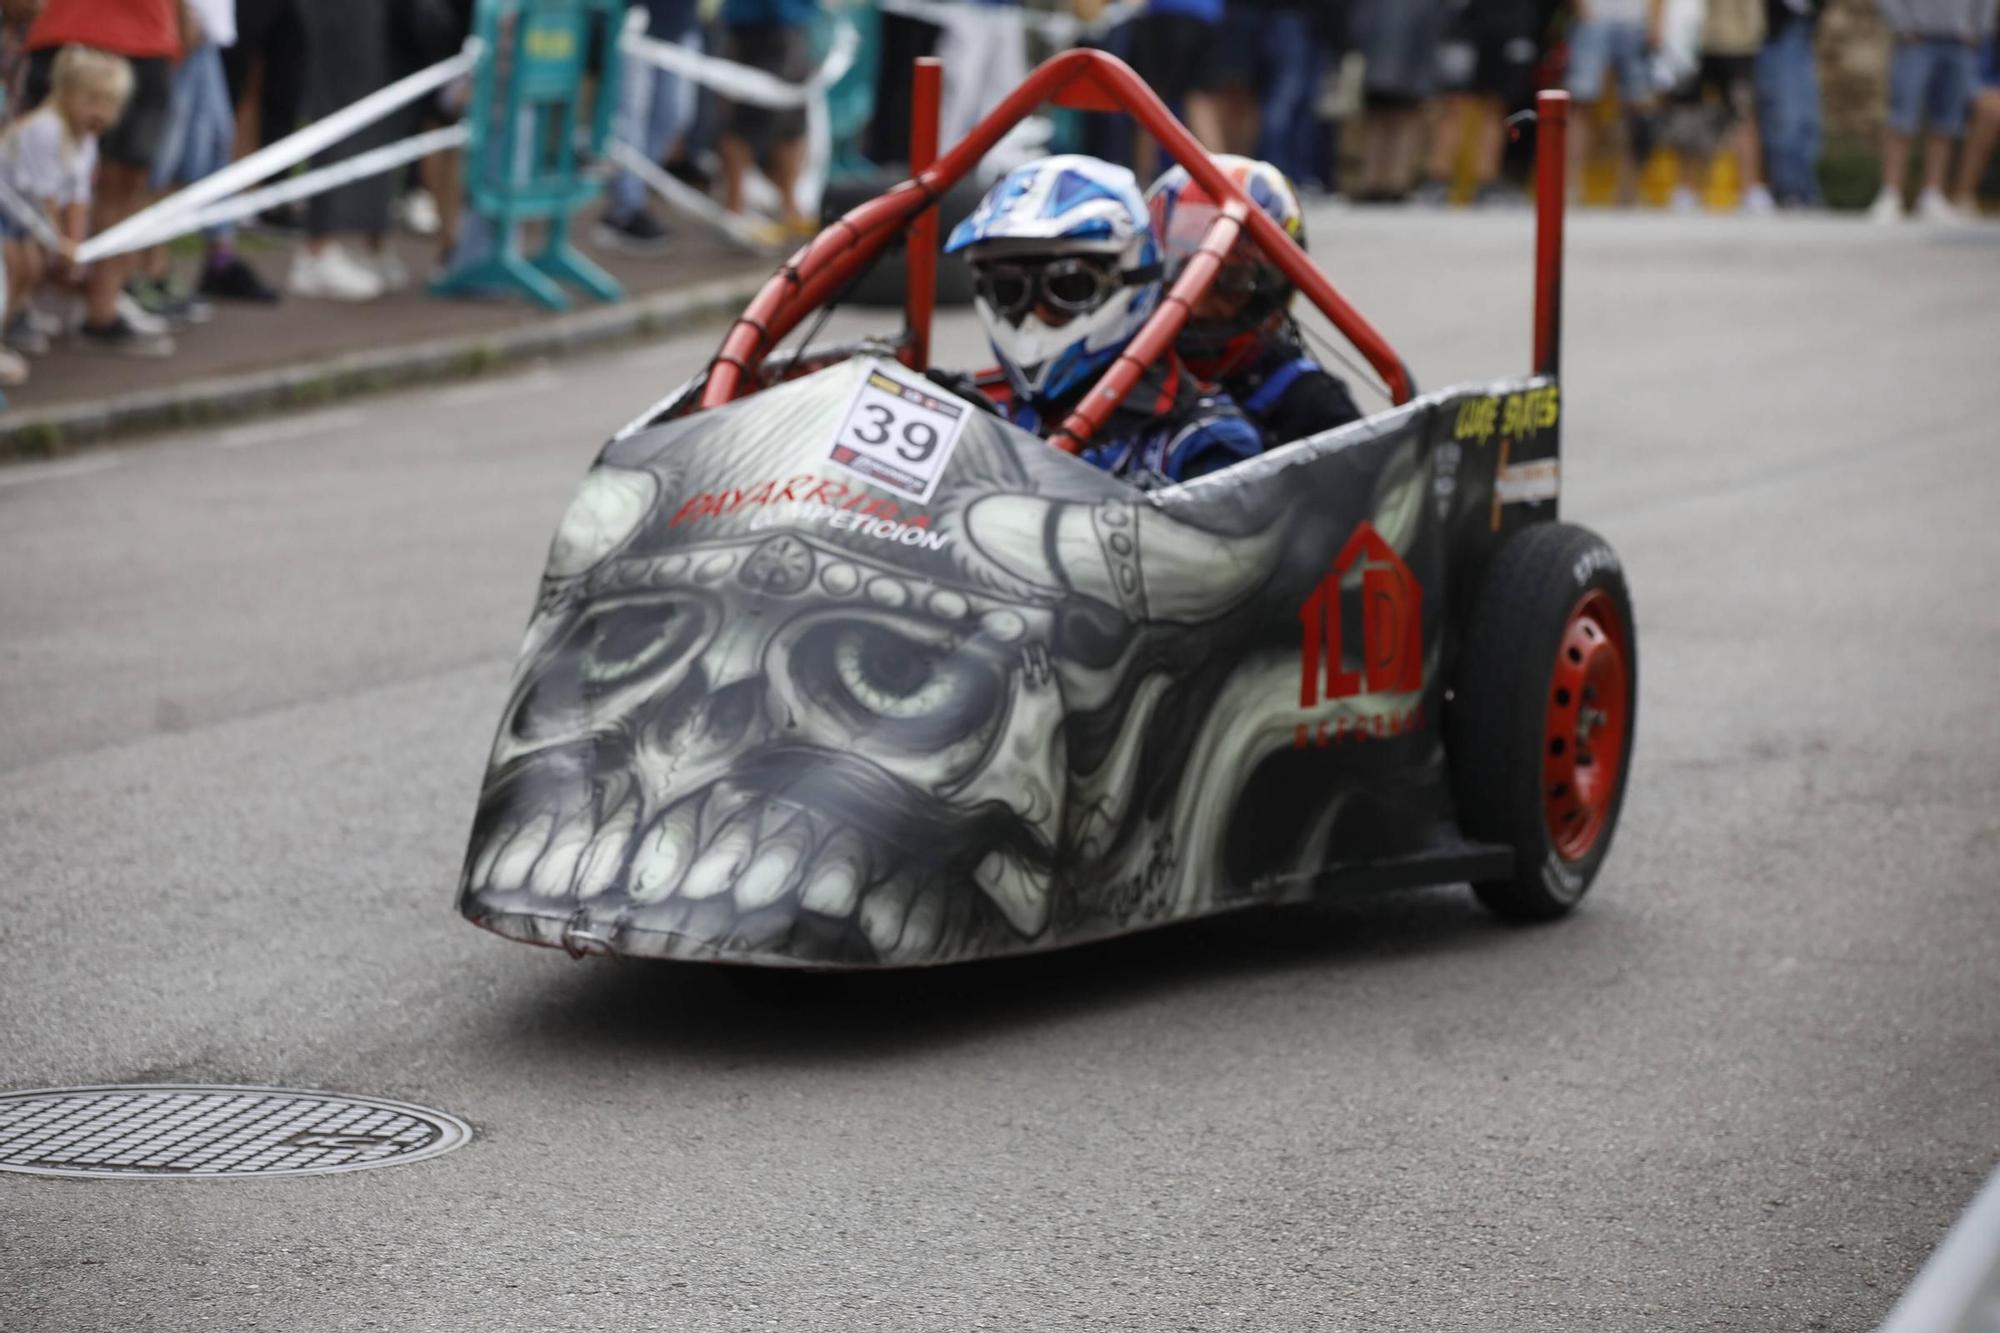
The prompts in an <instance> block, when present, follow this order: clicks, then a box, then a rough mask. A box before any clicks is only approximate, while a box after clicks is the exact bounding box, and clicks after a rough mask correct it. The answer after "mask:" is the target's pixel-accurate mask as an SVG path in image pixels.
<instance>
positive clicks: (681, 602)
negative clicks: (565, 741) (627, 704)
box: [513, 598, 709, 741]
mask: <svg viewBox="0 0 2000 1333" xmlns="http://www.w3.org/2000/svg"><path fill="white" fill-rule="evenodd" d="M708 619H709V617H708V609H707V608H706V607H705V606H703V605H702V603H700V602H698V601H695V600H692V599H682V598H669V599H666V600H664V601H650V602H628V603H625V604H624V605H622V606H612V607H607V608H604V609H603V610H599V611H595V612H592V613H591V614H590V615H588V616H586V617H584V618H583V619H582V620H580V621H578V622H577V624H576V625H575V627H574V628H572V629H571V630H570V632H569V634H568V635H567V636H566V637H565V638H564V639H563V641H562V643H561V644H560V645H559V646H558V647H557V648H556V650H555V651H554V652H552V653H550V654H549V655H548V657H547V659H546V661H545V663H544V664H543V666H542V669H541V671H540V674H538V675H537V676H536V677H535V680H534V683H533V684H531V685H529V686H528V688H527V689H526V690H525V691H524V692H523V693H522V695H521V702H520V705H519V707H518V708H517V709H516V710H515V716H514V723H513V730H514V734H515V735H516V736H518V737H520V738H521V739H522V740H530V741H532V740H541V739H545V738H548V737H551V736H561V735H568V734H571V733H574V732H576V731H577V730H579V729H580V728H582V727H583V726H585V725H586V724H587V723H588V721H589V718H590V715H591V710H592V707H593V705H594V704H595V703H596V702H597V700H598V699H600V698H602V697H603V696H604V695H607V694H610V693H611V692H613V691H614V690H620V689H624V688H625V687H626V686H628V685H631V684H632V683H634V682H635V681H642V680H658V679H659V678H660V677H661V676H662V675H663V674H664V673H665V672H666V671H667V670H668V668H670V667H672V666H673V665H674V664H675V663H677V662H680V661H683V660H685V659H686V658H687V657H688V656H689V654H691V653H692V652H693V651H694V650H695V649H696V648H697V647H699V646H700V644H701V640H702V636H703V634H704V633H705V632H706V630H707V628H708Z"/></svg>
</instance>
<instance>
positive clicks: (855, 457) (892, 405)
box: [827, 361, 973, 504]
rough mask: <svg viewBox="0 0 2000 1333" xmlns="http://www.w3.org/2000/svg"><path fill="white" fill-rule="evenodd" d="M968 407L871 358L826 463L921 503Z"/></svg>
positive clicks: (927, 383)
mask: <svg viewBox="0 0 2000 1333" xmlns="http://www.w3.org/2000/svg"><path fill="white" fill-rule="evenodd" d="M972 412H973V408H972V407H971V406H970V405H969V404H967V403H964V402H961V401H959V400H958V399H955V398H953V397H951V396H950V395H949V394H947V393H945V392H944V391H943V390H942V389H940V388H938V387H937V386H936V385H934V384H932V383H931V382H930V381H929V380H924V379H917V378H914V377H912V376H910V375H909V374H908V373H907V372H905V371H903V370H902V369H901V368H900V367H893V368H892V367H891V366H889V365H887V364H885V363H883V362H880V361H876V362H871V363H870V364H869V367H868V374H867V375H866V376H865V377H864V378H863V379H862V381H861V384H860V386H859V387H858V388H857V389H856V390H855V391H854V397H853V399H852V400H851V401H850V402H849V403H848V405H847V411H846V412H845V413H843V414H842V416H841V421H840V429H839V430H838V431H836V432H835V433H834V437H833V445H832V447H831V449H830V450H829V451H828V453H827V461H828V462H830V463H832V464H833V465H834V466H835V467H837V468H841V469H842V470H844V471H847V472H851V473H853V474H854V475H855V476H857V477H861V478H863V479H865V480H866V481H868V482H869V483H870V484H872V485H875V486H879V487H881V488H882V489H883V490H887V491H894V492H896V493H897V494H899V495H907V496H909V497H910V498H911V499H913V500H915V501H917V503H919V504H924V503H927V502H928V501H929V500H930V498H931V493H932V492H933V491H935V490H936V489H937V484H938V479H939V478H941V477H942V476H944V469H945V465H946V464H947V463H949V462H950V461H951V451H952V450H953V449H954V448H956V447H957V446H958V437H959V436H960V435H962V434H963V433H964V432H965V423H966V421H967V420H968V419H969V418H970V417H971V415H972Z"/></svg>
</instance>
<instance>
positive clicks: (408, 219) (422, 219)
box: [396, 190, 444, 236]
mask: <svg viewBox="0 0 2000 1333" xmlns="http://www.w3.org/2000/svg"><path fill="white" fill-rule="evenodd" d="M396 212H397V214H398V215H399V216H400V217H401V218H402V220H403V225H404V226H405V227H408V228H409V229H410V230H411V231H412V232H413V233H415V234H416V235H418V236H435V235H437V234H438V229H439V228H440V227H441V226H443V225H444V220H443V219H442V218H440V217H439V216H438V206H437V200H435V199H433V198H431V192H430V191H429V190H412V191H410V192H409V193H408V194H406V195H404V196H403V197H402V198H401V199H398V200H397V201H396Z"/></svg>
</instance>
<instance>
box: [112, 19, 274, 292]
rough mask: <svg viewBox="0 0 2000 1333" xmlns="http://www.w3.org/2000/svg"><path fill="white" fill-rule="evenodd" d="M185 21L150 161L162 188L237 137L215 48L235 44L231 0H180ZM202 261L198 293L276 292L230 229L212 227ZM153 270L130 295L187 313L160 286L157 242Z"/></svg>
mask: <svg viewBox="0 0 2000 1333" xmlns="http://www.w3.org/2000/svg"><path fill="white" fill-rule="evenodd" d="M187 5H188V12H189V14H190V17H191V23H190V25H189V30H188V32H187V34H186V36H187V54H186V55H185V56H183V57H182V58H181V63H180V65H179V66H178V67H176V68H175V70H174V85H173V97H172V100H171V101H170V102H169V103H168V106H167V129H166V133H165V134H164V135H163V136H162V137H161V140H160V152H159V155H158V156H157V157H155V158H154V159H153V175H152V181H151V184H152V188H153V191H154V192H155V193H165V192H166V191H168V190H171V189H173V188H174V187H176V186H180V185H191V184H193V183H194V182H195V181H198V180H202V179H204V178H205V177H208V176H212V175H214V174H215V173H216V172H218V171H220V170H222V169H223V168H224V167H226V166H228V165H229V161H230V158H231V156H232V155H233V154H232V149H233V147H234V145H235V142H236V112H235V108H234V107H232V106H231V105H230V101H229V79H228V76H227V75H226V74H224V72H223V67H222V53H223V52H224V51H226V50H228V49H229V48H230V47H231V46H234V45H235V44H236V3H235V0H187ZM206 237H207V242H208V249H207V254H206V257H205V258H204V260H203V262H202V271H201V278H200V281H199V283H198V291H199V292H200V294H201V295H203V296H219V297H224V298H226V299H229V300H237V301H257V302H270V301H275V300H277V299H278V294H277V293H276V292H275V291H272V290H271V288H270V287H269V285H267V284H266V283H265V282H264V280H263V279H262V278H261V277H259V276H258V275H257V273H256V271H255V270H254V269H252V268H251V267H250V265H249V264H247V263H245V262H244V260H243V257H242V256H241V255H239V254H237V253H236V228H235V227H234V226H233V225H231V224H227V223H225V224H223V225H221V226H217V227H211V228H209V229H208V231H207V233H206ZM158 248H159V251H160V254H159V256H158V260H157V263H158V265H159V268H158V269H157V270H156V271H155V272H154V273H152V274H150V275H149V276H147V277H146V278H145V279H144V281H145V282H146V283H147V290H145V291H141V292H138V293H136V295H138V298H139V303H140V304H141V305H143V306H145V307H146V308H147V309H148V310H151V311H152V312H153V313H154V314H164V315H169V316H171V315H174V314H184V313H189V312H190V310H191V307H190V306H189V305H188V304H187V302H186V300H185V298H181V297H176V296H174V295H173V294H172V293H171V292H169V291H167V290H166V289H165V283H164V280H163V279H164V274H165V264H166V253H165V247H164V246H161V247H158Z"/></svg>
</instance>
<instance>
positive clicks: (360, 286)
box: [285, 245, 382, 301]
mask: <svg viewBox="0 0 2000 1333" xmlns="http://www.w3.org/2000/svg"><path fill="white" fill-rule="evenodd" d="M285 285H286V287H288V288H289V289H290V291H291V293H292V295H294V296H303V297H307V298H317V299H320V300H326V301H373V300H374V299H375V298H376V297H378V296H380V295H381V294H382V279H381V278H379V277H377V276H376V275H375V271H374V270H373V269H371V268H369V267H368V266H367V265H366V264H363V263H361V262H360V261H359V260H356V259H354V258H353V257H352V256H350V255H349V254H348V253H347V251H345V250H343V249H341V248H340V247H339V246H337V245H329V246H327V247H326V248H325V249H324V250H321V251H320V252H319V253H318V254H314V253H313V252H312V251H310V250H303V249H302V250H300V251H299V253H298V255H297V256H296V257H295V258H294V259H293V260H292V273H291V277H290V279H289V280H287V282H286V284H285Z"/></svg>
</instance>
